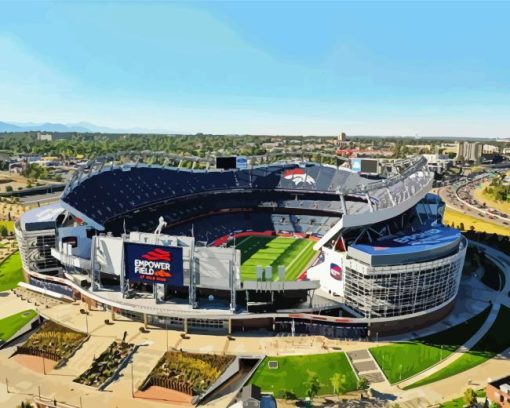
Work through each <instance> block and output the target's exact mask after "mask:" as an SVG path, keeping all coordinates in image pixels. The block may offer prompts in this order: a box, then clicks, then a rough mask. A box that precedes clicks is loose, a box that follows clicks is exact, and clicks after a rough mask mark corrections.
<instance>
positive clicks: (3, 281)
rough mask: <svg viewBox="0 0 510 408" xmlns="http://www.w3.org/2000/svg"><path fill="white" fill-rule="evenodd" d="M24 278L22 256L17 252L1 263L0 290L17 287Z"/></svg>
mask: <svg viewBox="0 0 510 408" xmlns="http://www.w3.org/2000/svg"><path fill="white" fill-rule="evenodd" d="M22 280H23V273H22V271H21V257H20V255H19V252H15V253H13V254H12V255H10V256H9V257H8V258H6V259H5V261H3V262H2V263H1V264H0V292H2V291H4V290H10V289H12V288H15V287H16V286H18V282H21V281H22Z"/></svg>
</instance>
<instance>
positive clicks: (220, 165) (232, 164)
mask: <svg viewBox="0 0 510 408" xmlns="http://www.w3.org/2000/svg"><path fill="white" fill-rule="evenodd" d="M216 168H217V169H223V170H230V169H235V168H237V158H236V157H235V156H232V157H216Z"/></svg>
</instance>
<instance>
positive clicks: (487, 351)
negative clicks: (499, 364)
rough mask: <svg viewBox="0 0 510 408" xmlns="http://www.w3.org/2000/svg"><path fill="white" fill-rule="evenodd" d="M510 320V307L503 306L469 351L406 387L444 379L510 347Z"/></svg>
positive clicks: (419, 385)
mask: <svg viewBox="0 0 510 408" xmlns="http://www.w3.org/2000/svg"><path fill="white" fill-rule="evenodd" d="M509 321H510V309H509V308H507V307H505V306H501V309H500V310H499V313H498V317H497V318H496V321H495V322H494V324H493V325H492V327H491V328H490V329H489V331H488V332H487V333H486V334H485V336H483V337H482V338H481V339H480V341H479V342H478V343H477V344H476V345H475V346H474V347H473V348H472V349H471V350H469V351H468V352H466V353H465V354H464V355H462V356H461V357H460V358H459V359H457V360H455V361H454V362H453V363H451V364H450V365H448V366H446V367H445V368H443V369H442V370H439V371H437V372H436V373H434V374H432V375H430V376H428V377H426V378H424V379H422V380H420V381H417V382H415V383H414V384H411V385H409V386H407V387H406V388H405V389H411V388H416V387H421V386H423V385H426V384H430V383H433V382H435V381H439V380H443V379H445V378H448V377H451V376H453V375H455V374H459V373H461V372H463V371H466V370H469V369H470V368H473V367H476V366H477V365H479V364H482V363H484V362H486V361H487V360H489V359H490V358H493V357H495V356H496V355H497V354H498V353H501V352H502V351H503V350H505V349H506V348H507V347H510V330H508V322H509Z"/></svg>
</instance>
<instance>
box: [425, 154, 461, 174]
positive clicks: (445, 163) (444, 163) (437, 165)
mask: <svg viewBox="0 0 510 408" xmlns="http://www.w3.org/2000/svg"><path fill="white" fill-rule="evenodd" d="M422 156H423V157H425V158H426V159H427V166H428V168H429V170H430V171H433V172H435V173H437V174H443V173H444V172H445V171H446V170H448V168H450V167H451V166H452V165H453V160H451V159H450V158H449V157H448V155H447V154H422Z"/></svg>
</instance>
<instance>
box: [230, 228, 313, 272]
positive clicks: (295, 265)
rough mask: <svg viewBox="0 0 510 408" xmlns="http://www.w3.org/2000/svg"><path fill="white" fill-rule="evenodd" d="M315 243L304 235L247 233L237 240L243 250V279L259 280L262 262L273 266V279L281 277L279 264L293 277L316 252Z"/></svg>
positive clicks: (263, 264)
mask: <svg viewBox="0 0 510 408" xmlns="http://www.w3.org/2000/svg"><path fill="white" fill-rule="evenodd" d="M313 244H314V242H313V241H310V240H307V239H301V238H286V237H262V236H254V235H252V236H249V237H245V238H243V239H241V240H240V241H238V242H237V243H236V247H237V248H238V249H240V250H241V280H243V281H245V280H256V279H257V273H256V267H257V266H259V265H260V266H262V267H266V266H272V267H273V281H278V280H280V277H279V276H278V266H279V265H285V280H286V281H294V280H296V279H297V278H298V277H299V275H300V274H301V273H302V272H303V270H304V268H305V267H306V265H308V263H309V262H310V261H311V260H312V258H313V256H314V255H315V251H314V250H313Z"/></svg>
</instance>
